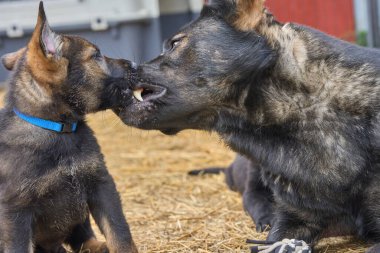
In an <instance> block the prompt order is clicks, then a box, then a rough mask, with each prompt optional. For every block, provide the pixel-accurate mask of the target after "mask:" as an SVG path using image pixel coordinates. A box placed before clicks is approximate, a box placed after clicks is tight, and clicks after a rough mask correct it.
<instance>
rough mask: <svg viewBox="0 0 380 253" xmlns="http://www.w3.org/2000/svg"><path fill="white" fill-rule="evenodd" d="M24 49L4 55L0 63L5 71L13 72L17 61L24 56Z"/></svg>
mask: <svg viewBox="0 0 380 253" xmlns="http://www.w3.org/2000/svg"><path fill="white" fill-rule="evenodd" d="M25 50H26V48H25V47H24V48H21V49H19V50H18V51H16V52H13V53H8V54H5V55H3V56H2V57H1V63H3V65H4V67H5V68H6V69H7V70H13V69H14V68H15V66H16V64H17V62H18V60H19V59H20V58H21V57H22V55H23V54H24V52H25Z"/></svg>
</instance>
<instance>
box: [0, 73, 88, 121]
mask: <svg viewBox="0 0 380 253" xmlns="http://www.w3.org/2000/svg"><path fill="white" fill-rule="evenodd" d="M6 107H7V108H9V109H11V110H12V109H13V108H16V109H17V110H19V111H20V112H22V113H24V114H27V115H30V116H34V117H38V118H41V119H46V120H52V121H57V122H74V121H80V120H83V116H80V115H77V114H75V113H74V112H73V111H72V110H71V109H70V107H69V106H68V105H67V104H66V103H65V102H64V101H63V100H62V98H61V97H60V96H59V95H58V94H55V93H54V92H53V91H52V90H50V89H48V88H46V87H44V86H42V85H40V84H39V83H38V82H37V81H36V80H34V79H33V77H32V76H31V75H30V74H28V73H27V72H23V71H19V72H16V73H15V76H14V77H13V78H12V80H11V81H10V83H9V92H8V95H7V102H6Z"/></svg>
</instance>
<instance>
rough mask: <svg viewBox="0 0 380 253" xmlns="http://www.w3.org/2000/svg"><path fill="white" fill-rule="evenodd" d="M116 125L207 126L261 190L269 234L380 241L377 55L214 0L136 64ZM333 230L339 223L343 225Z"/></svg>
mask: <svg viewBox="0 0 380 253" xmlns="http://www.w3.org/2000/svg"><path fill="white" fill-rule="evenodd" d="M138 75H139V82H138V83H137V84H136V85H134V86H133V89H134V94H135V99H134V100H133V103H132V104H130V105H129V106H127V107H126V108H124V109H123V110H116V112H117V113H118V114H119V116H120V117H121V118H122V119H123V121H124V122H125V123H126V124H129V125H132V126H137V127H139V128H141V129H158V130H161V131H162V132H163V133H166V134H175V133H177V132H179V131H181V130H184V129H202V130H207V131H215V132H217V133H219V135H220V136H221V137H222V138H223V139H224V141H225V142H226V143H227V144H228V145H229V146H230V147H231V148H232V149H233V150H235V151H236V152H237V153H239V154H241V155H243V156H246V157H248V158H250V159H251V160H253V161H257V166H256V168H257V170H258V171H259V172H260V173H259V174H260V180H261V181H262V182H263V184H264V185H265V186H267V187H269V188H270V189H271V192H272V194H273V199H274V202H275V207H274V209H275V219H274V224H273V226H272V228H271V230H270V233H269V236H268V240H269V241H278V240H282V239H284V238H297V239H301V240H304V241H306V242H308V243H314V242H316V241H317V240H318V239H319V238H321V237H322V236H324V235H326V233H328V234H330V233H331V232H332V228H334V230H336V229H338V228H339V229H342V230H344V231H341V232H351V231H354V232H355V233H356V234H357V235H358V236H360V237H361V238H363V239H365V240H368V241H372V242H380V202H379V198H380V186H379V184H380V167H379V162H380V161H379V158H380V157H379V151H380V149H379V148H380V123H379V120H380V106H379V105H380V52H379V51H377V50H372V49H366V48H362V47H359V46H356V45H352V44H349V43H346V42H343V41H341V40H338V39H335V38H332V37H330V36H327V35H325V34H323V33H321V32H319V31H316V30H314V29H311V28H308V27H305V26H302V25H298V24H292V23H287V24H282V23H279V22H278V21H276V20H275V18H274V17H273V15H271V14H270V13H269V12H268V11H267V10H266V9H265V7H264V0H215V1H212V2H211V3H210V5H208V6H205V7H204V8H203V10H202V12H201V16H200V18H199V19H197V20H196V21H194V22H192V23H191V24H189V25H187V26H186V27H184V28H183V29H181V30H180V31H179V32H178V33H177V34H176V35H174V36H173V37H172V38H171V39H170V40H168V41H167V42H166V43H165V45H164V51H163V53H162V54H161V55H160V56H158V57H157V58H155V59H153V60H152V61H150V62H148V63H146V64H142V65H141V66H140V67H139V68H138ZM343 228H347V231H346V229H343Z"/></svg>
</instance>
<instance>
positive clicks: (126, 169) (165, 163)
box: [0, 94, 366, 253]
mask: <svg viewBox="0 0 380 253" xmlns="http://www.w3.org/2000/svg"><path fill="white" fill-rule="evenodd" d="M0 99H1V94H0ZM88 122H89V124H90V125H91V126H92V127H93V129H94V130H95V132H96V135H97V137H98V140H99V143H100V145H101V147H102V151H103V153H104V155H105V157H106V162H107V165H108V168H109V170H110V172H111V174H112V175H113V177H114V179H115V181H116V183H117V186H118V190H119V191H120V194H121V198H122V201H123V205H124V212H125V215H126V216H127V219H128V222H129V224H130V226H131V229H132V233H133V236H134V239H135V241H136V243H137V245H138V247H139V249H140V252H157V253H158V252H176V253H177V252H199V253H203V252H248V247H247V245H246V244H245V240H246V239H247V238H255V239H264V238H265V236H266V234H265V233H264V234H258V233H256V232H255V229H254V225H253V223H252V221H251V220H250V218H249V217H248V216H247V215H246V214H245V213H244V211H243V209H242V203H241V198H240V196H239V195H238V194H237V193H234V192H231V191H229V190H228V189H227V187H226V186H225V184H224V178H223V176H222V175H220V176H204V177H196V178H194V177H189V176H187V175H186V172H187V171H188V170H191V169H194V168H201V167H205V166H213V165H220V166H226V165H228V164H229V162H231V161H232V159H233V157H234V154H233V153H232V152H231V151H229V150H228V149H227V148H226V147H224V145H223V144H222V143H221V141H220V140H219V139H218V137H217V136H215V135H210V134H207V133H201V132H194V131H186V132H184V133H181V134H179V135H178V136H176V137H167V136H164V135H162V134H160V133H158V132H155V131H152V132H142V131H139V130H135V129H131V128H129V127H126V126H124V125H123V124H122V123H120V121H119V120H118V119H117V118H116V117H115V116H114V115H113V114H112V113H110V112H105V113H104V112H103V113H98V114H95V115H91V116H90V117H88ZM365 248H366V247H365V245H364V244H362V243H360V242H357V241H353V240H352V239H350V238H333V239H329V240H325V241H324V242H323V243H321V244H320V245H319V250H318V252H322V253H324V252H331V253H332V252H338V253H347V252H352V253H354V252H355V253H356V252H357V253H359V252H364V251H365Z"/></svg>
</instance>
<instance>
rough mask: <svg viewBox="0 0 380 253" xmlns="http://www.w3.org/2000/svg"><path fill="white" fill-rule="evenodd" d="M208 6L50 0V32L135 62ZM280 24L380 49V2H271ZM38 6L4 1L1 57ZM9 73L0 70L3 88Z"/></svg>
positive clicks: (20, 41) (27, 28)
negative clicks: (76, 38)
mask: <svg viewBox="0 0 380 253" xmlns="http://www.w3.org/2000/svg"><path fill="white" fill-rule="evenodd" d="M206 1H207V0H107V1H104V0H45V1H44V2H45V8H46V12H47V16H48V19H49V22H50V24H51V26H52V27H53V28H54V29H55V30H56V31H59V32H62V33H70V34H78V35H81V36H84V37H86V38H88V39H89V40H91V41H93V42H94V43H95V44H97V45H99V46H100V48H101V49H102V51H103V53H104V54H106V55H108V56H111V57H117V58H127V59H131V60H134V61H136V62H142V61H145V60H148V59H150V58H152V57H154V56H155V55H157V54H158V53H159V52H160V51H161V44H162V41H163V40H164V39H166V38H167V37H169V36H171V35H172V34H173V33H174V32H175V31H176V30H177V29H178V28H180V27H181V26H183V25H184V24H186V23H187V22H189V21H191V20H192V19H194V18H196V17H197V15H198V14H199V12H200V10H201V9H202V5H203V3H204V2H206ZM267 6H268V7H269V9H270V10H271V11H272V12H273V13H274V14H275V16H276V17H277V19H278V20H280V21H283V22H288V21H293V22H297V23H302V24H305V25H309V26H312V27H315V28H318V29H320V30H322V31H324V32H327V33H329V34H331V35H334V36H336V37H339V38H342V39H345V40H348V41H351V42H356V43H358V44H361V45H364V46H370V47H380V30H379V21H380V19H379V12H380V4H379V0H267ZM37 9H38V0H0V55H3V54H5V53H8V52H12V51H14V50H16V49H18V48H21V47H23V46H25V45H26V43H27V41H28V38H29V36H30V33H31V31H32V30H33V28H34V25H35V22H36V15H37ZM6 77H7V72H6V71H5V70H4V69H3V68H2V66H1V67H0V82H1V81H3V80H4V79H5V78H6Z"/></svg>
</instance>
